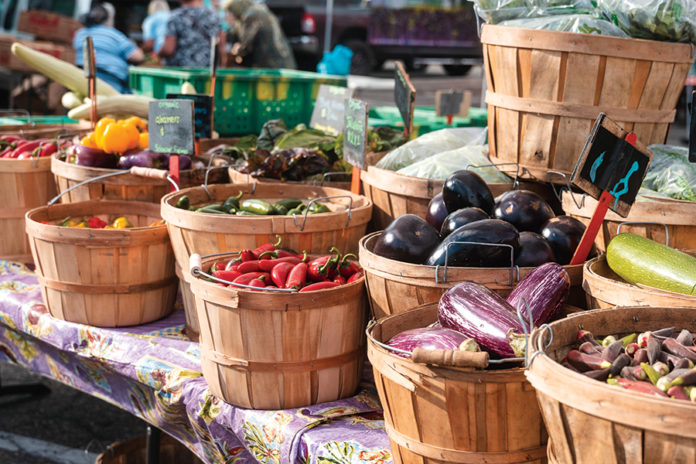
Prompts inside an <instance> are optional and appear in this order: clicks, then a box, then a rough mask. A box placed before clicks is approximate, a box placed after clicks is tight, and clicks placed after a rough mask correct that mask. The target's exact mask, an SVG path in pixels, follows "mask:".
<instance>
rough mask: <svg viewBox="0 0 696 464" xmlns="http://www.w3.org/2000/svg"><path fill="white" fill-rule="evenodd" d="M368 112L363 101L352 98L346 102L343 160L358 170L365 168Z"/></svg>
mask: <svg viewBox="0 0 696 464" xmlns="http://www.w3.org/2000/svg"><path fill="white" fill-rule="evenodd" d="M368 112H369V107H368V105H367V103H365V102H364V101H361V100H355V99H353V98H351V99H349V100H346V104H345V130H344V132H343V159H345V160H346V161H348V162H349V163H350V164H351V165H353V166H355V167H356V168H359V169H363V168H364V167H365V152H366V150H367V116H368Z"/></svg>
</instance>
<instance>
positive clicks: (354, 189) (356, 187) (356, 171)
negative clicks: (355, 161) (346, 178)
mask: <svg viewBox="0 0 696 464" xmlns="http://www.w3.org/2000/svg"><path fill="white" fill-rule="evenodd" d="M350 191H351V193H354V194H356V195H360V168H356V167H355V166H353V177H351V179H350Z"/></svg>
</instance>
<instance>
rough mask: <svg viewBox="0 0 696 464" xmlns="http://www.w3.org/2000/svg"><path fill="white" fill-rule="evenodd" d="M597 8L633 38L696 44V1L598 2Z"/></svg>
mask: <svg viewBox="0 0 696 464" xmlns="http://www.w3.org/2000/svg"><path fill="white" fill-rule="evenodd" d="M597 6H598V7H599V8H600V10H601V11H602V12H603V13H604V15H605V16H606V17H607V18H608V19H609V20H610V21H612V22H614V23H615V24H616V25H617V26H619V27H620V28H621V29H622V30H624V31H625V32H626V33H627V34H628V35H630V36H631V37H635V38H639V39H650V40H665V41H670V42H692V43H696V1H694V0H597Z"/></svg>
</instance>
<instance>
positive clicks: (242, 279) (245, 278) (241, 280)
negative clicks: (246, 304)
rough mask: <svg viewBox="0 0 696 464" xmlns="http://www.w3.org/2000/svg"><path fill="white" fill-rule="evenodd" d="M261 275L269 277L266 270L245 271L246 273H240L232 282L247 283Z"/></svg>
mask: <svg viewBox="0 0 696 464" xmlns="http://www.w3.org/2000/svg"><path fill="white" fill-rule="evenodd" d="M237 272H238V271H237ZM261 276H268V278H270V275H269V274H268V273H267V272H247V273H246V274H242V275H240V276H239V277H237V278H236V279H234V280H233V281H232V282H233V283H235V284H242V285H249V282H251V281H252V280H254V279H258V278H259V277H261ZM264 279H265V278H264Z"/></svg>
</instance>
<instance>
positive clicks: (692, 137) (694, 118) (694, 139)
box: [689, 90, 696, 163]
mask: <svg viewBox="0 0 696 464" xmlns="http://www.w3.org/2000/svg"><path fill="white" fill-rule="evenodd" d="M690 110H691V121H690V124H689V125H690V127H689V161H691V162H692V163H696V90H694V91H693V92H691V108H690Z"/></svg>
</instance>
